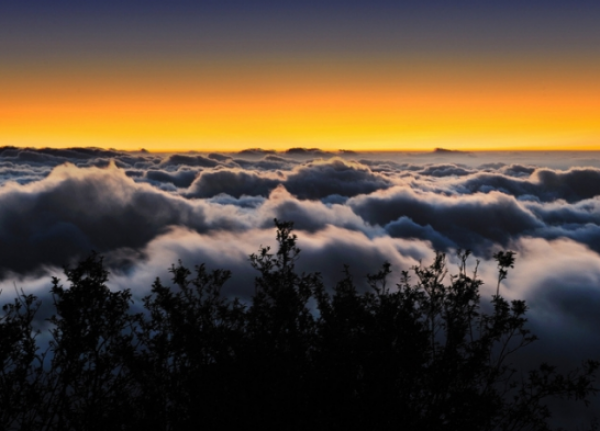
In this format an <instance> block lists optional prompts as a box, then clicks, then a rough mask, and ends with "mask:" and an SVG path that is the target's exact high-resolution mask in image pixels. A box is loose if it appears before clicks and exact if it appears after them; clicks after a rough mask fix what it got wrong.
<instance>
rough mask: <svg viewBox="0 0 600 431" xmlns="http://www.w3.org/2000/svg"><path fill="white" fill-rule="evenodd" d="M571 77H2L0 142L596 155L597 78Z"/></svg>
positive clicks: (276, 71) (599, 124)
mask: <svg viewBox="0 0 600 431" xmlns="http://www.w3.org/2000/svg"><path fill="white" fill-rule="evenodd" d="M583 66H585V67H583ZM583 66H582V64H578V63H577V62H576V61H574V62H573V64H571V65H570V66H562V67H556V65H554V64H547V63H544V62H538V63H536V62H529V63H527V62H525V63H523V62H521V63H519V62H512V63H511V62H505V63H500V62H498V61H496V62H491V61H489V62H479V63H469V62H463V63H461V64H459V63H458V62H457V61H450V60H448V61H443V60H438V61H437V63H435V62H427V61H417V60H414V61H404V62H400V61H380V60H375V61H373V62H366V61H364V62H359V61H349V62H342V61H340V62H337V63H336V62H318V61H313V62H310V61H304V62H297V63H294V62H288V63H285V62H280V63H277V62H265V63H264V64H261V63H258V62H256V63H251V62H246V63H241V64H230V63H227V62H224V63H223V64H218V63H217V64H211V63H206V64H182V63H175V64H171V65H168V66H164V65H163V66H159V65H157V64H154V63H153V64H126V63H125V64H123V63H119V64H111V63H109V64H100V65H96V66H94V65H87V66H85V67H83V66H81V65H78V66H77V65H60V66H55V67H49V68H46V69H45V70H44V71H35V70H33V69H26V68H18V67H14V68H13V69H10V68H6V69H4V70H3V71H1V72H0V145H17V146H25V145H28V146H36V147H43V146H53V147H69V146H87V145H94V146H101V147H115V148H119V149H125V150H133V149H139V148H141V147H144V148H146V149H149V150H154V151H176V150H199V151H204V150H205V151H236V150H241V149H244V148H249V147H257V146H258V147H263V148H269V149H276V150H281V149H286V148H289V147H290V146H319V147H320V148H323V149H327V150H331V149H339V148H344V149H348V150H429V149H432V148H434V147H440V146H443V147H448V148H453V149H463V150H491V149H493V150H499V149H510V150H515V149H522V150H531V149H539V150H549V149H555V150H556V149H565V150H583V149H585V150H600V80H598V79H597V76H600V75H599V72H600V68H599V67H598V65H597V64H588V65H585V64H584V65H583Z"/></svg>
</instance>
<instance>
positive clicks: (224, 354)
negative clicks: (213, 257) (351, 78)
mask: <svg viewBox="0 0 600 431" xmlns="http://www.w3.org/2000/svg"><path fill="white" fill-rule="evenodd" d="M275 224H276V227H277V241H278V245H279V247H278V250H277V251H276V252H275V253H272V252H271V250H270V249H269V248H268V247H266V248H261V249H259V251H258V252H257V253H255V254H252V255H250V264H251V265H252V266H253V267H254V268H255V269H256V270H257V272H258V276H257V278H256V279H255V281H254V295H253V296H252V298H251V300H250V301H249V302H245V303H243V302H240V301H239V300H238V299H231V298H227V297H226V296H224V295H222V294H221V288H222V286H223V285H224V284H225V283H226V282H227V280H228V279H229V278H230V273H229V271H225V270H214V271H208V270H207V269H206V268H205V267H204V265H200V266H197V267H196V268H195V271H194V272H193V273H192V271H190V270H189V269H188V268H186V267H184V266H183V265H182V264H181V262H179V263H178V265H176V266H175V265H174V266H172V267H171V269H170V272H171V274H172V282H173V287H168V286H165V285H163V283H162V282H161V281H160V280H159V279H156V281H155V282H154V284H153V286H152V291H151V293H150V295H148V296H147V297H145V298H144V299H143V307H144V312H142V313H133V312H132V311H131V308H130V306H131V304H132V296H131V292H129V291H128V290H125V291H118V292H113V291H110V290H109V288H108V287H107V285H106V283H107V280H108V272H107V270H106V269H105V268H104V265H103V261H102V258H101V257H99V256H97V255H95V254H92V255H91V256H90V257H89V258H88V259H86V260H84V261H82V262H81V263H80V264H79V265H77V266H76V267H75V268H66V269H65V275H66V278H67V281H68V282H69V283H70V286H69V288H64V287H63V286H62V285H61V284H60V281H59V280H58V279H56V278H54V279H53V280H52V289H51V292H52V296H53V298H54V304H53V305H54V309H55V315H53V316H52V317H51V318H50V319H49V324H50V328H51V329H50V330H49V335H50V338H51V341H50V347H49V350H48V351H45V352H42V351H40V348H39V347H38V346H37V343H36V333H35V331H34V330H33V326H32V322H33V321H34V317H35V314H36V312H37V311H38V308H39V303H38V302H37V300H36V298H35V297H34V296H32V295H25V294H24V293H23V292H21V294H20V295H19V296H18V298H17V299H16V300H15V301H14V302H13V303H11V304H8V305H6V306H4V308H3V311H4V314H3V316H2V317H1V318H0V361H1V365H2V369H1V370H0V409H1V410H0V418H1V420H2V425H1V426H2V427H3V429H32V430H33V429H35V430H94V429H99V430H100V429H103V430H105V429H123V430H125V429H160V430H172V429H177V430H179V429H191V428H193V429H199V428H201V427H203V428H206V429H229V428H231V429H234V427H243V426H244V427H249V426H253V427H255V426H256V427H261V428H263V429H264V428H273V429H275V428H276V429H297V430H304V429H310V430H320V429H323V430H335V429H344V430H348V429H386V430H387V429H391V428H401V429H404V430H525V429H535V430H545V429H549V427H548V418H549V416H550V412H549V410H548V408H547V407H546V405H545V404H544V403H545V401H546V400H547V399H548V398H549V397H562V398H573V399H576V400H581V401H583V402H587V401H588V399H589V397H590V396H591V395H594V394H596V392H597V391H596V388H595V387H594V386H593V383H594V379H595V371H596V370H597V368H598V363H597V362H595V361H587V362H584V364H583V365H582V367H581V368H579V369H577V370H574V371H572V372H571V373H569V374H560V373H558V372H557V371H556V369H555V368H553V367H551V366H549V365H546V364H541V365H540V366H539V367H538V368H537V369H534V370H531V371H522V370H518V369H516V368H515V367H514V366H513V365H512V364H511V362H510V356H511V354H513V353H514V352H515V351H517V350H519V349H521V348H523V347H525V346H527V345H529V344H530V343H532V342H534V341H535V336H533V335H532V334H530V333H529V331H528V330H527V329H526V327H525V324H526V318H525V314H526V311H527V307H526V305H525V302H523V301H512V302H508V301H506V300H505V299H503V298H502V297H501V296H499V295H498V294H497V295H495V296H494V297H493V298H492V300H491V308H490V310H491V311H490V312H487V313H486V312H484V311H483V310H482V308H481V304H480V296H479V288H480V286H481V284H482V282H481V280H480V279H479V278H478V277H477V267H475V269H474V271H473V272H472V273H471V274H470V275H469V274H468V272H467V258H468V256H469V252H459V257H460V262H461V264H460V266H459V271H458V274H456V275H448V271H447V269H446V260H445V256H444V254H441V253H438V254H436V257H435V259H434V262H433V263H432V264H431V265H430V266H422V265H420V266H416V267H413V268H411V270H410V271H403V272H402V273H401V276H400V279H399V282H398V283H397V284H394V285H391V283H390V280H389V279H390V274H391V272H390V265H389V264H388V263H385V264H384V265H383V266H382V268H381V269H380V270H379V271H378V272H376V273H375V274H372V275H369V276H368V277H367V282H368V285H369V290H368V291H359V289H358V288H357V287H356V285H355V284H354V282H353V278H352V275H351V270H350V268H348V267H345V269H344V277H343V278H342V280H340V281H339V282H338V283H337V285H336V286H334V287H332V288H326V287H325V286H324V285H323V282H322V280H321V277H320V275H319V274H318V273H309V274H305V273H302V274H300V273H298V272H297V271H296V269H295V262H296V260H297V259H298V256H299V254H300V250H299V248H298V247H297V245H296V239H297V238H296V236H295V235H293V234H292V227H293V225H292V224H291V223H285V222H279V221H277V220H275ZM494 257H495V259H496V260H497V262H498V268H499V278H498V285H500V283H501V282H502V280H503V279H504V278H505V277H506V274H507V272H506V271H507V269H508V268H509V267H512V266H513V264H514V253H513V252H500V253H498V254H496V255H494ZM411 277H413V278H414V280H411ZM444 280H447V282H446V283H444Z"/></svg>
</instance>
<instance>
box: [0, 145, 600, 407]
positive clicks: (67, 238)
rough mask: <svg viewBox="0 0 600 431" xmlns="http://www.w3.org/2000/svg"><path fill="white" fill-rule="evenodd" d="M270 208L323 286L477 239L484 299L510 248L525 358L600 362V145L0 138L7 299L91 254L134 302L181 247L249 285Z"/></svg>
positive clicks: (39, 288)
mask: <svg viewBox="0 0 600 431" xmlns="http://www.w3.org/2000/svg"><path fill="white" fill-rule="evenodd" d="M274 218H278V219H279V220H289V221H293V222H294V225H295V229H296V233H297V235H298V237H299V239H298V244H299V246H300V248H301V249H302V252H301V255H300V259H299V261H298V263H297V265H298V268H299V270H300V271H319V272H321V273H322V274H323V278H324V280H325V282H326V283H328V284H329V285H331V284H333V283H335V281H337V280H339V279H340V278H341V272H342V269H343V265H344V264H348V265H349V266H350V268H351V272H352V273H353V275H354V277H355V280H356V282H357V283H358V284H363V283H364V280H365V276H366V274H367V273H373V272H376V271H377V270H378V269H379V268H380V266H381V264H382V263H383V262H385V261H389V262H390V263H391V264H392V270H394V274H396V275H399V274H400V271H401V270H406V269H409V268H410V267H412V266H414V265H417V264H418V263H419V262H423V263H424V264H427V263H429V262H431V260H432V259H433V256H434V250H440V251H444V252H446V253H447V256H448V260H449V270H450V272H451V273H452V272H456V271H457V269H456V268H457V267H456V266H455V265H456V263H457V259H456V250H457V249H470V250H472V251H473V256H474V257H473V258H472V260H471V261H470V263H471V266H472V267H474V265H475V259H479V260H481V263H480V265H479V272H478V273H479V276H480V277H481V278H482V279H483V281H484V282H485V284H484V286H483V288H482V296H483V297H484V301H488V298H489V297H490V295H492V294H493V293H495V289H496V280H497V268H496V264H495V262H494V260H493V259H492V254H493V253H494V252H496V251H498V250H508V249H510V250H514V251H515V252H516V257H517V260H516V264H515V268H514V269H513V270H511V271H510V273H509V276H508V278H507V280H506V281H505V282H504V283H503V285H502V287H501V294H502V295H503V296H505V297H507V298H509V299H525V300H527V302H528V304H529V306H530V311H529V314H528V316H529V327H530V328H531V329H532V331H533V332H534V333H535V334H536V335H538V336H539V338H540V341H538V342H536V343H535V344H534V345H533V346H531V347H530V348H529V349H528V352H526V354H525V356H523V358H525V359H523V360H528V361H529V360H532V359H535V361H536V362H539V361H548V362H551V363H554V364H558V365H564V366H573V365H577V364H578V363H579V361H580V360H581V359H584V358H596V359H600V331H599V330H598V328H600V154H598V153H577V152H572V153H569V152H561V153H539V152H538V153H527V152H513V153H509V152H505V153H459V152H450V151H445V150H437V151H434V152H431V153H353V152H349V151H341V152H336V153H327V152H323V151H320V150H316V149H312V150H310V149H291V150H289V151H287V152H278V153H275V152H270V151H262V150H247V151H243V152H240V153H235V154H234V153H229V154H225V153H222V154H221V153H212V154H208V153H202V154H200V153H185V154H154V153H148V152H145V151H141V152H135V153H133V152H131V153H130V152H120V151H116V150H101V149H94V148H72V149H38V150H35V149H24V148H9V147H5V148H0V244H1V246H0V289H1V290H2V291H3V293H2V296H1V297H0V301H2V302H4V301H7V300H9V299H11V298H12V297H14V294H15V289H17V288H18V289H20V288H22V289H23V290H24V291H25V292H30V293H35V294H37V295H38V296H39V297H40V298H42V300H44V298H46V299H47V301H46V302H48V300H49V298H48V295H49V288H50V276H51V275H58V276H59V277H61V271H62V270H61V268H62V267H63V266H64V265H66V264H73V263H74V262H76V261H77V260H78V259H81V258H83V257H86V256H87V255H89V253H90V252H91V251H92V250H95V251H97V252H99V253H100V254H102V255H103V256H104V258H105V262H106V263H107V264H108V266H109V268H110V271H111V278H110V280H111V287H112V288H115V289H118V288H130V289H132V291H133V292H134V297H135V298H141V297H142V296H144V295H146V294H147V293H148V292H149V290H150V287H151V284H152V282H153V280H154V279H155V278H156V277H157V276H158V277H161V279H163V280H164V281H168V280H169V278H170V277H169V273H168V268H169V267H170V266H171V264H172V263H176V262H177V261H178V260H179V259H181V261H182V262H183V263H184V264H185V265H189V266H190V267H192V266H194V265H195V264H200V263H206V265H207V267H208V268H227V269H230V270H232V271H233V277H232V279H231V280H230V281H229V282H228V283H227V285H226V289H227V290H226V291H227V293H228V294H232V295H238V296H241V297H248V295H250V294H251V293H252V292H253V281H252V280H253V279H254V277H255V276H256V275H257V274H256V272H255V271H254V270H253V269H252V268H251V266H250V264H249V262H248V256H249V254H250V253H253V252H256V251H257V250H258V248H259V247H260V246H266V245H270V246H271V247H275V230H274V224H273V219H274ZM394 274H393V275H394ZM62 278H63V279H64V276H62ZM392 281H393V280H392ZM49 301H50V302H49V303H51V300H49ZM564 408H565V409H567V407H564ZM568 408H569V409H570V408H571V407H568Z"/></svg>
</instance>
